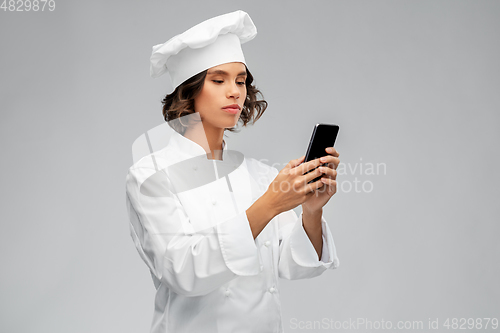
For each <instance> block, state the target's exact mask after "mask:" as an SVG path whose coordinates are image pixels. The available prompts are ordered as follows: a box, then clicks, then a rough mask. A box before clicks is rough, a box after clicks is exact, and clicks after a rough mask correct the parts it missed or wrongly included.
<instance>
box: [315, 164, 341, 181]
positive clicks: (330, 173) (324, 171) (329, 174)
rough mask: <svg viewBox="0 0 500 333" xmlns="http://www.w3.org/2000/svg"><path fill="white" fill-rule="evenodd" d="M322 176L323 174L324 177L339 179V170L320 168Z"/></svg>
mask: <svg viewBox="0 0 500 333" xmlns="http://www.w3.org/2000/svg"><path fill="white" fill-rule="evenodd" d="M318 169H319V171H320V172H321V174H323V175H324V176H323V177H327V178H331V179H337V170H335V169H332V168H329V167H323V166H322V167H319V168H318Z"/></svg>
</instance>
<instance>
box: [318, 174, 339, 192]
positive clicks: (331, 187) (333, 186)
mask: <svg viewBox="0 0 500 333" xmlns="http://www.w3.org/2000/svg"><path fill="white" fill-rule="evenodd" d="M320 181H321V182H322V183H323V184H325V187H326V188H327V190H328V194H330V195H334V194H335V193H336V192H337V181H336V180H333V179H329V178H321V179H320Z"/></svg>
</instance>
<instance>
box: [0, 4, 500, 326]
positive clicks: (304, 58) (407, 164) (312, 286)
mask: <svg viewBox="0 0 500 333" xmlns="http://www.w3.org/2000/svg"><path fill="white" fill-rule="evenodd" d="M237 9H242V10H245V11H247V12H248V13H249V14H250V15H251V17H252V19H253V21H254V22H255V24H256V25H257V28H258V32H259V33H258V35H257V37H256V38H255V39H254V40H253V41H251V42H249V43H248V44H245V45H244V52H245V56H246V58H247V62H248V65H249V68H250V70H251V71H252V73H253V75H254V77H255V78H256V84H257V85H258V87H259V88H260V89H261V90H262V91H263V92H264V96H265V98H266V99H267V100H268V102H269V105H270V106H269V108H268V110H267V111H266V113H265V115H264V116H263V117H262V118H261V120H260V121H258V122H257V123H256V124H255V126H253V127H248V128H244V129H243V130H242V131H241V132H240V133H238V134H229V135H228V138H227V139H226V141H227V142H228V147H229V148H231V149H238V150H240V151H242V152H244V153H245V155H247V156H251V157H254V158H257V159H262V160H264V161H267V163H269V164H273V163H276V164H275V165H278V164H281V166H283V165H284V164H286V163H287V162H288V161H289V160H291V159H294V158H298V157H300V156H301V155H303V154H304V153H305V149H306V146H307V142H308V140H309V137H310V135H311V131H312V127H313V125H314V124H316V123H320V122H324V123H336V124H339V125H340V134H339V138H338V141H337V143H336V147H337V149H338V151H339V152H340V154H341V160H342V162H343V163H345V164H346V165H351V167H354V166H355V165H360V163H361V165H362V166H364V164H365V163H384V164H385V165H386V172H385V174H384V173H381V174H379V175H366V174H360V173H359V169H357V170H358V171H356V172H348V173H347V174H345V175H342V176H339V183H342V182H353V181H355V180H356V178H357V179H358V180H359V181H362V182H365V181H369V182H371V184H372V185H373V190H372V191H371V192H369V193H366V192H361V193H356V192H355V191H354V190H352V191H350V192H348V191H341V190H339V192H338V193H337V194H336V195H335V196H334V197H333V198H332V200H331V201H330V203H329V204H328V205H327V206H326V207H325V209H324V215H325V218H326V219H327V221H328V223H329V225H330V227H331V229H332V232H333V234H334V239H335V242H336V245H337V250H338V255H339V258H340V262H341V264H340V268H339V269H338V270H334V271H328V272H325V274H323V275H322V276H320V277H318V278H316V279H314V280H302V281H284V280H282V281H281V299H282V305H283V322H284V326H285V328H288V329H287V331H299V330H293V329H290V327H291V320H297V321H304V322H306V321H313V320H322V319H323V318H328V319H333V320H349V319H352V320H356V319H357V318H366V319H367V320H372V321H381V320H382V319H384V320H392V321H399V320H402V321H406V320H409V321H414V320H415V321H416V320H422V321H423V322H424V323H425V325H427V322H428V320H429V318H431V320H435V319H436V318H439V320H440V325H441V323H442V322H443V321H444V320H445V319H446V318H453V317H455V318H478V317H497V318H499V317H500V313H499V310H500V302H499V296H500V286H499V283H498V276H499V273H500V264H499V254H500V245H499V243H498V233H499V231H500V228H499V226H498V222H499V217H500V214H499V204H498V199H499V190H498V189H499V186H500V182H499V175H498V171H497V170H498V166H499V162H500V158H499V157H498V144H499V143H500V134H499V133H500V131H499V130H498V125H499V121H500V116H499V111H500V110H499V108H500V94H499V92H500V63H499V59H500V38H499V37H498V36H499V32H500V20H499V17H500V1H458V0H457V1H416V0H415V1H334V0H325V1H319V0H314V1H280V2H278V1H210V2H208V1H199V2H188V1H183V2H181V1H177V2H172V1H61V0H56V10H55V11H54V12H48V11H45V12H37V13H35V12H29V13H27V12H24V13H20V12H19V13H18V12H4V11H0V36H1V48H2V50H1V53H0V71H1V75H0V102H1V122H0V124H1V125H0V126H1V127H0V128H1V130H0V136H1V147H0V149H1V152H2V164H1V173H0V177H1V178H0V181H1V186H0V196H1V198H2V200H1V201H0V214H1V215H0V220H1V223H2V232H1V233H0V248H1V252H0V253H1V254H0V260H1V267H2V273H1V275H0V282H1V287H0V322H1V324H0V325H1V327H0V331H2V332H10V333H15V332H37V333H42V332H50V333H54V332H148V331H149V326H150V322H151V318H152V312H153V297H154V286H153V283H152V281H151V277H150V275H149V272H148V270H147V267H146V266H145V264H144V263H143V262H142V261H141V260H140V258H139V255H138V254H137V252H136V250H135V248H134V245H133V243H132V241H131V238H130V236H129V229H128V217H127V214H126V209H125V175H126V171H127V169H128V167H129V166H130V165H131V163H132V156H131V145H132V142H133V141H134V140H135V139H136V138H137V137H138V136H140V135H141V134H142V133H144V132H146V131H147V130H149V129H151V128H153V127H155V126H157V125H159V124H161V123H162V121H163V119H162V116H161V105H160V100H161V98H162V97H163V95H164V93H165V92H166V91H167V85H168V81H167V78H166V77H161V78H159V79H152V78H150V77H149V56H150V54H151V47H152V46H153V45H155V44H158V43H163V42H165V41H166V40H167V39H169V38H170V37H172V36H173V35H174V34H177V33H181V32H183V31H184V30H186V29H187V28H189V27H191V26H193V25H194V24H196V23H199V22H201V21H202V20H205V19H207V18H210V17H213V16H216V15H219V14H223V13H227V12H230V11H233V10H237ZM279 169H281V167H279ZM346 188H347V187H346ZM293 318H295V319H293ZM309 331H312V330H309ZM359 331H370V330H367V329H359ZM378 331H381V330H378ZM440 331H446V330H445V329H444V328H442V327H441V329H440ZM481 331H484V330H481Z"/></svg>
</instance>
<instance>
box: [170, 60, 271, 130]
mask: <svg viewBox="0 0 500 333" xmlns="http://www.w3.org/2000/svg"><path fill="white" fill-rule="evenodd" d="M207 71H208V70H205V71H203V72H201V73H199V74H196V75H195V76H193V77H191V78H190V79H188V80H186V81H184V82H183V83H182V84H181V85H180V86H178V87H177V88H176V89H175V90H174V92H172V93H171V94H167V95H166V96H165V98H164V99H163V100H162V104H163V118H164V119H165V121H167V122H169V124H172V125H173V126H175V127H180V128H175V127H174V129H175V130H177V131H178V132H180V133H184V131H185V129H186V127H185V126H184V125H183V124H182V123H180V121H179V122H173V121H171V120H174V119H177V118H180V117H182V116H185V115H188V114H192V113H194V112H195V110H194V99H195V97H196V96H198V94H199V93H200V92H201V89H202V88H203V84H204V83H205V77H206V76H207ZM246 71H247V78H246V80H245V86H246V88H247V98H246V100H245V103H244V104H243V110H242V111H241V114H240V119H239V120H238V121H242V123H243V126H245V127H246V126H247V124H248V123H249V122H250V121H252V124H255V122H256V121H257V120H258V119H259V118H260V117H261V116H262V114H263V113H264V111H266V108H267V102H266V101H265V100H264V99H258V96H259V95H260V97H262V98H263V95H262V93H261V92H260V90H259V89H257V88H256V87H255V85H252V83H253V76H252V74H251V73H250V71H249V70H248V68H247V70H246ZM172 125H171V126H172ZM225 130H228V131H230V132H234V131H235V128H234V127H233V128H226V129H225Z"/></svg>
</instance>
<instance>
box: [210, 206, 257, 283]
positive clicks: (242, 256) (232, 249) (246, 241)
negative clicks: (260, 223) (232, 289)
mask: <svg viewBox="0 0 500 333" xmlns="http://www.w3.org/2000/svg"><path fill="white" fill-rule="evenodd" d="M216 228H217V235H218V238H219V244H220V248H221V252H222V257H223V258H224V262H225V263H226V265H227V267H228V268H229V269H230V270H231V271H232V272H233V273H234V274H236V275H242V276H249V275H257V274H259V273H260V260H259V254H258V250H257V246H256V245H255V240H254V238H253V234H252V230H251V229H250V223H249V222H248V218H247V214H246V211H243V212H241V213H239V214H237V215H235V216H234V217H233V218H231V219H229V220H227V221H225V222H223V223H220V224H217V226H216Z"/></svg>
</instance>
